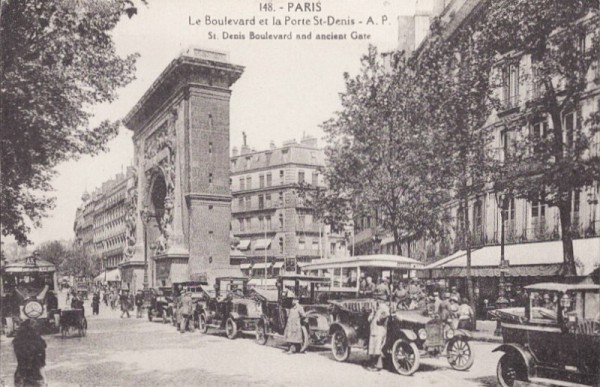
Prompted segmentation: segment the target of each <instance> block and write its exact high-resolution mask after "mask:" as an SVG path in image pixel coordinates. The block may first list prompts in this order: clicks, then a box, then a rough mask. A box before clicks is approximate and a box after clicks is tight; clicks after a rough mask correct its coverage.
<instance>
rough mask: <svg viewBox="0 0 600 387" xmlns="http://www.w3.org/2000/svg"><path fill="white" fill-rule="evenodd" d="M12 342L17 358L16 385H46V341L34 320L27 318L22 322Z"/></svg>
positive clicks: (22, 386) (20, 386)
mask: <svg viewBox="0 0 600 387" xmlns="http://www.w3.org/2000/svg"><path fill="white" fill-rule="evenodd" d="M12 344H13V349H14V351H15V356H16V358H17V370H16V371H15V376H14V382H15V386H17V387H25V386H46V385H47V379H46V373H45V371H44V367H45V366H46V342H45V341H44V339H42V336H40V334H39V332H38V330H37V327H36V323H35V321H34V320H25V321H24V322H23V323H22V324H21V326H20V327H19V329H18V330H17V333H16V335H15V338H14V339H13V342H12Z"/></svg>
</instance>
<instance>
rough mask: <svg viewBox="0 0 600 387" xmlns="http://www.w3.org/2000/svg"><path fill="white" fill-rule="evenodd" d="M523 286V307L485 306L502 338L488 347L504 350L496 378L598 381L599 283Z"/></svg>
mask: <svg viewBox="0 0 600 387" xmlns="http://www.w3.org/2000/svg"><path fill="white" fill-rule="evenodd" d="M525 290H526V292H527V294H528V296H529V302H528V304H527V305H526V306H525V307H524V308H506V309H499V310H496V311H493V312H490V314H491V315H492V317H494V318H496V319H498V320H500V323H501V326H502V338H503V342H504V343H503V344H502V345H501V346H499V347H498V348H496V349H495V350H494V351H502V352H504V355H502V357H501V358H500V361H499V362H498V366H497V368H496V370H497V377H498V383H499V384H500V385H502V386H516V385H518V384H520V383H521V382H530V383H537V384H544V383H545V384H561V385H562V384H564V383H570V385H593V386H599V385H600V286H599V285H595V284H576V285H570V284H558V283H540V284H535V285H529V286H527V287H525ZM559 381H560V382H559Z"/></svg>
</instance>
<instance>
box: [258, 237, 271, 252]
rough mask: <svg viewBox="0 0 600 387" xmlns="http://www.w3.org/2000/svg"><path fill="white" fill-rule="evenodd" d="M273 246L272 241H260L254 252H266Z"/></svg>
mask: <svg viewBox="0 0 600 387" xmlns="http://www.w3.org/2000/svg"><path fill="white" fill-rule="evenodd" d="M269 246H271V239H258V240H257V241H256V242H255V243H254V250H266V249H268V248H269Z"/></svg>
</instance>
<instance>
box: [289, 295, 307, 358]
mask: <svg viewBox="0 0 600 387" xmlns="http://www.w3.org/2000/svg"><path fill="white" fill-rule="evenodd" d="M305 317H306V313H305V312H304V308H303V307H302V305H300V300H298V297H297V296H295V295H293V296H292V307H291V308H290V309H289V311H288V318H287V323H286V324H285V330H284V332H283V336H284V339H285V341H286V342H287V343H288V344H289V348H288V351H287V352H288V353H297V352H300V350H301V349H302V344H303V343H304V338H303V337H302V319H303V318H305Z"/></svg>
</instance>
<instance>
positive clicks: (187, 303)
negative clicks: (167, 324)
mask: <svg viewBox="0 0 600 387" xmlns="http://www.w3.org/2000/svg"><path fill="white" fill-rule="evenodd" d="M192 303H193V300H192V294H191V293H190V291H185V292H184V293H183V295H182V296H181V325H180V327H179V331H180V332H181V333H184V332H185V331H186V329H188V325H190V328H189V329H190V332H193V331H194V323H193V322H192V323H191V324H190V320H191V317H192V313H193V307H194V306H193V304H192Z"/></svg>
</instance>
